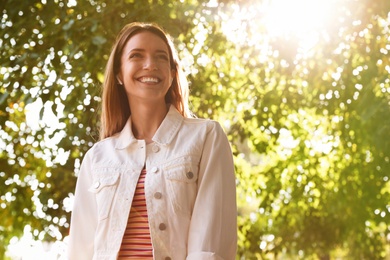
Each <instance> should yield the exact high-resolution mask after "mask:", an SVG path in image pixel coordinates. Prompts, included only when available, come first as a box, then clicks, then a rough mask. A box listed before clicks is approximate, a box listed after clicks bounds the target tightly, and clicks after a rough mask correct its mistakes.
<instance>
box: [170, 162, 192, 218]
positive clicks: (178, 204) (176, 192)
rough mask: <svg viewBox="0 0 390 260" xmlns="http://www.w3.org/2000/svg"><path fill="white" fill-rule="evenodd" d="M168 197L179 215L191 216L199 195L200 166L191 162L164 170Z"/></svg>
mask: <svg viewBox="0 0 390 260" xmlns="http://www.w3.org/2000/svg"><path fill="white" fill-rule="evenodd" d="M164 174H165V178H166V182H167V192H168V197H169V200H170V202H171V205H172V206H173V209H174V211H175V212H176V213H178V214H184V215H186V216H190V215H191V214H192V209H193V207H194V203H195V199H196V194H197V180H198V166H197V164H194V163H191V162H185V163H181V164H176V165H171V166H168V167H166V168H165V169H164Z"/></svg>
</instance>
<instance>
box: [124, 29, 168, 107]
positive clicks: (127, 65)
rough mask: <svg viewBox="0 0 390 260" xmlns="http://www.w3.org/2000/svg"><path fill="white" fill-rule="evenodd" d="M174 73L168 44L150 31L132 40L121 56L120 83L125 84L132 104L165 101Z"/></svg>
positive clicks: (139, 34)
mask: <svg viewBox="0 0 390 260" xmlns="http://www.w3.org/2000/svg"><path fill="white" fill-rule="evenodd" d="M174 75H175V71H174V70H172V69H171V67H170V57H169V49H168V46H167V44H166V43H165V42H164V41H163V40H162V39H161V38H160V37H158V36H157V35H155V34H153V33H151V32H147V31H146V32H141V33H138V34H136V35H134V36H133V37H131V38H130V39H129V41H128V42H127V44H126V46H125V48H124V49H123V52H122V56H121V69H120V72H119V74H118V75H117V76H118V80H119V81H120V82H121V83H122V84H123V85H124V87H125V90H126V93H127V96H128V99H129V102H130V103H132V102H137V101H153V102H158V101H162V102H165V95H166V93H167V92H168V89H169V87H170V86H171V84H172V80H173V77H174Z"/></svg>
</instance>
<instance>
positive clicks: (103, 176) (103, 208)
mask: <svg viewBox="0 0 390 260" xmlns="http://www.w3.org/2000/svg"><path fill="white" fill-rule="evenodd" d="M119 176H120V173H119V172H112V173H111V172H110V173H108V172H104V173H97V174H95V176H94V181H93V184H92V185H91V187H90V188H89V189H88V191H89V192H92V193H94V194H95V195H96V203H97V208H98V217H99V220H104V219H106V218H108V216H109V213H110V210H111V207H112V204H113V201H114V197H115V193H116V190H117V188H118V183H119Z"/></svg>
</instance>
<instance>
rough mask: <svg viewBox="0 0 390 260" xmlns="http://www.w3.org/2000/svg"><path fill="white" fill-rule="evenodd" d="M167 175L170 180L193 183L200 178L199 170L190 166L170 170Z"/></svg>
mask: <svg viewBox="0 0 390 260" xmlns="http://www.w3.org/2000/svg"><path fill="white" fill-rule="evenodd" d="M166 176H167V179H168V180H173V181H182V182H187V183H193V182H196V180H197V179H198V172H197V171H195V169H191V168H190V167H180V169H175V170H170V171H168V172H167V173H166Z"/></svg>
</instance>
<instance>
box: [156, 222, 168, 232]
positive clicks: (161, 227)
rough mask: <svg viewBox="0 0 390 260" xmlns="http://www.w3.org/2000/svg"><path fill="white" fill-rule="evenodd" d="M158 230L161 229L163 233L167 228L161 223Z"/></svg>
mask: <svg viewBox="0 0 390 260" xmlns="http://www.w3.org/2000/svg"><path fill="white" fill-rule="evenodd" d="M158 229H160V230H161V231H162V230H165V229H167V226H166V225H165V224H164V223H161V224H160V225H158Z"/></svg>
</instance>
